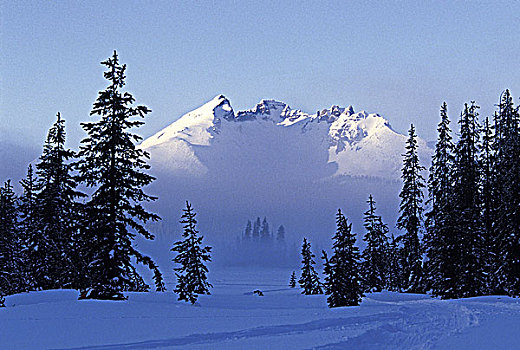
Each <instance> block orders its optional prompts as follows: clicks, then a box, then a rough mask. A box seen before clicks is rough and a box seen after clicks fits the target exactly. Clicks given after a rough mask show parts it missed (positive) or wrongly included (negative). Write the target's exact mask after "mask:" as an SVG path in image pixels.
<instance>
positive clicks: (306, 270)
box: [298, 238, 323, 295]
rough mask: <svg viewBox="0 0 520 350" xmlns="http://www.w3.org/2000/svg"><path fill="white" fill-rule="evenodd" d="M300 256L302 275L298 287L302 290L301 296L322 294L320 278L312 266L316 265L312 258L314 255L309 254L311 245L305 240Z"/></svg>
mask: <svg viewBox="0 0 520 350" xmlns="http://www.w3.org/2000/svg"><path fill="white" fill-rule="evenodd" d="M301 254H302V274H301V277H300V279H299V281H298V283H300V287H301V288H302V289H303V290H302V294H306V295H311V294H323V290H322V288H321V283H320V277H319V276H318V273H317V272H316V270H315V269H314V264H316V262H315V261H314V260H313V258H314V257H315V255H314V254H313V253H312V252H311V244H310V243H309V242H308V241H307V238H304V239H303V244H302V252H301Z"/></svg>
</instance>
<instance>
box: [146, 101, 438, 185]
mask: <svg viewBox="0 0 520 350" xmlns="http://www.w3.org/2000/svg"><path fill="white" fill-rule="evenodd" d="M405 141H406V136H404V135H401V134H399V133H397V132H395V131H393V130H392V129H391V127H390V125H389V123H388V121H386V120H385V119H384V118H383V117H381V116H380V115H378V114H369V113H366V112H364V111H361V112H357V113H356V112H354V109H353V108H352V106H349V107H348V108H341V107H339V106H332V107H331V108H329V109H324V110H321V111H318V112H317V113H316V114H307V113H304V112H302V111H300V110H295V109H291V108H290V107H289V106H288V105H287V104H285V103H283V102H278V101H274V100H262V101H261V102H260V103H258V104H257V105H256V106H255V107H254V108H253V109H251V110H247V111H239V112H237V113H235V112H234V110H233V108H232V107H231V104H230V102H229V100H228V99H227V98H225V97H224V96H223V95H219V96H216V97H215V98H214V99H213V100H211V101H209V102H208V103H206V104H205V105H203V106H202V107H200V108H198V109H196V110H194V111H192V112H190V113H188V114H186V115H184V116H182V117H181V118H180V119H179V120H177V121H175V122H173V123H172V124H171V125H169V126H168V127H166V128H164V129H163V130H161V131H159V132H158V133H156V134H155V135H153V136H152V137H150V138H148V139H146V140H145V141H144V142H143V143H142V144H141V147H142V148H144V149H145V150H147V151H149V152H150V153H151V155H152V164H153V165H154V167H155V168H156V169H159V170H161V171H166V172H168V173H171V174H177V175H183V174H184V175H199V176H202V175H204V174H207V173H208V172H209V171H210V169H214V170H215V172H216V173H222V172H227V169H235V171H234V174H235V175H238V176H240V175H242V176H244V175H246V174H247V175H256V174H257V170H260V169H259V168H261V167H262V165H263V166H264V167H267V166H268V167H271V168H272V167H273V165H274V166H275V168H276V166H277V165H280V164H282V163H284V164H286V165H285V166H283V167H282V169H276V170H283V171H286V173H285V175H287V176H289V177H291V178H294V176H296V177H297V178H298V177H299V176H300V175H301V173H300V171H303V172H304V173H305V174H306V178H313V179H314V180H319V179H322V178H326V177H335V176H342V175H348V176H374V177H380V178H386V179H398V178H399V176H400V168H401V164H402V158H401V154H402V153H403V152H404V144H405ZM419 149H420V156H421V159H423V160H425V161H426V160H429V156H430V152H431V150H430V149H429V147H428V146H427V145H426V142H424V141H423V140H422V139H419ZM247 169H249V170H250V171H246V174H241V173H239V172H237V170H247ZM251 170H252V171H251ZM278 174H280V171H278Z"/></svg>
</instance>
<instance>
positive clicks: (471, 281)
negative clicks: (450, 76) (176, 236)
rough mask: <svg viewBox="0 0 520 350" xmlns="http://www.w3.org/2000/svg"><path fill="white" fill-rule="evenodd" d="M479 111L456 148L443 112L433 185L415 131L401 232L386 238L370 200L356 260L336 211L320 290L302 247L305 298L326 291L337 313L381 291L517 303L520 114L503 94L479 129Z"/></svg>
mask: <svg viewBox="0 0 520 350" xmlns="http://www.w3.org/2000/svg"><path fill="white" fill-rule="evenodd" d="M478 109H479V107H478V106H477V105H476V104H475V103H474V102H472V103H470V104H466V105H465V106H464V110H463V111H462V113H461V114H460V117H459V127H460V131H459V137H458V140H457V142H456V143H455V142H454V141H453V137H452V135H451V133H452V131H451V129H450V126H449V124H450V121H449V118H448V113H447V105H446V103H444V104H443V105H442V107H441V113H440V116H441V121H440V123H439V126H438V140H437V143H436V146H435V152H434V154H433V157H432V164H431V167H430V171H429V177H428V180H427V181H426V180H425V179H424V177H423V175H422V173H423V171H424V170H426V169H424V167H422V166H421V165H420V163H419V159H418V157H417V141H416V138H417V136H416V134H415V128H414V126H413V125H412V126H411V128H410V131H409V138H408V141H407V144H406V153H405V154H404V155H403V168H402V180H403V187H402V190H401V193H400V195H399V197H400V199H401V205H400V210H399V212H400V216H399V218H398V220H397V225H396V227H397V228H398V229H399V230H400V232H401V234H400V235H399V236H398V237H396V238H394V235H393V234H392V235H390V236H389V234H388V232H389V229H388V227H387V226H386V225H385V224H384V223H383V221H382V220H381V217H380V216H377V215H376V214H375V209H376V208H375V201H374V199H373V198H372V196H371V195H370V196H369V199H368V210H367V211H366V212H365V213H364V227H365V234H364V238H363V240H364V241H365V243H366V245H365V249H364V250H363V252H362V253H361V254H360V253H359V251H358V248H357V247H355V246H354V243H355V235H354V234H352V232H351V225H350V224H348V223H347V221H346V219H345V217H344V216H343V214H342V213H341V211H338V214H337V232H336V234H335V236H334V237H333V246H332V249H333V255H332V256H331V257H330V258H329V257H328V255H327V252H325V251H323V256H322V259H323V261H324V271H323V272H324V274H325V276H326V277H325V281H324V282H323V283H322V282H320V281H319V278H318V277H317V276H318V275H317V274H315V273H309V271H314V269H313V268H312V265H313V264H314V260H312V258H313V257H314V255H313V254H312V253H311V251H310V243H308V242H307V240H306V239H304V242H303V248H302V274H301V276H302V277H301V279H300V285H301V287H302V293H304V294H320V293H321V290H322V287H323V289H324V290H325V293H326V294H327V295H328V299H327V301H328V303H329V306H331V307H335V306H348V305H358V304H359V302H360V301H361V297H362V296H363V294H364V293H366V292H374V291H381V290H383V289H387V290H391V291H400V292H411V293H431V294H432V295H433V296H439V297H441V298H443V299H449V298H463V297H472V296H477V295H486V294H506V295H510V296H520V113H519V107H518V106H517V107H515V106H514V104H513V99H512V97H511V94H510V92H509V90H506V91H505V92H504V93H503V94H502V96H501V98H500V103H499V104H498V111H497V112H496V113H495V115H494V116H493V118H485V120H484V121H483V122H479V120H478ZM426 188H427V190H428V191H427V192H428V198H427V199H426V201H424V198H423V197H424V190H425V189H426ZM309 276H312V278H310V277H309ZM291 281H294V278H292V277H291ZM290 285H291V286H294V285H295V284H294V283H292V282H291V283H290Z"/></svg>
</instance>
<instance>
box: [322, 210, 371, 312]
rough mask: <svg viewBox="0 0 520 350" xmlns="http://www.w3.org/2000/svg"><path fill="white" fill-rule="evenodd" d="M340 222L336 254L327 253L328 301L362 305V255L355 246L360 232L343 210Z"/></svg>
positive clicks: (335, 241) (325, 257)
mask: <svg viewBox="0 0 520 350" xmlns="http://www.w3.org/2000/svg"><path fill="white" fill-rule="evenodd" d="M336 224H337V230H336V234H335V235H334V237H333V240H334V243H333V245H332V249H333V252H334V253H333V255H332V256H331V257H330V259H329V258H328V257H327V254H326V253H325V252H323V258H324V260H325V269H324V273H325V275H326V277H325V286H326V294H327V295H328V297H327V303H328V305H329V307H340V306H355V305H359V303H360V302H361V298H362V297H363V287H362V277H361V273H360V264H361V263H360V254H359V249H358V248H357V247H356V246H355V243H356V235H355V234H354V233H352V224H349V223H348V222H347V219H346V218H345V216H344V215H343V213H342V212H341V210H338V213H337V215H336Z"/></svg>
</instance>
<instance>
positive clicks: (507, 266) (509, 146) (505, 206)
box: [493, 90, 520, 296]
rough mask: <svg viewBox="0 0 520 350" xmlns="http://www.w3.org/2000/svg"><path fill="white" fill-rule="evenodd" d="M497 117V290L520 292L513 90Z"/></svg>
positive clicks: (519, 171)
mask: <svg viewBox="0 0 520 350" xmlns="http://www.w3.org/2000/svg"><path fill="white" fill-rule="evenodd" d="M498 107H499V111H498V114H497V116H496V120H495V142H494V151H495V161H494V167H493V168H494V172H495V179H494V186H493V188H494V190H495V191H496V192H495V198H497V201H496V203H495V210H496V227H495V229H494V231H495V233H494V237H495V240H496V242H497V244H498V250H499V252H500V256H496V259H495V261H494V266H495V272H494V273H495V274H496V276H497V286H496V290H498V291H504V292H506V293H508V294H509V295H513V296H519V295H520V161H519V159H520V113H519V108H518V107H516V108H515V106H514V104H513V98H512V97H511V93H510V92H509V90H506V91H505V92H504V93H503V94H502V96H501V101H500V104H499V106H498Z"/></svg>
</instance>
